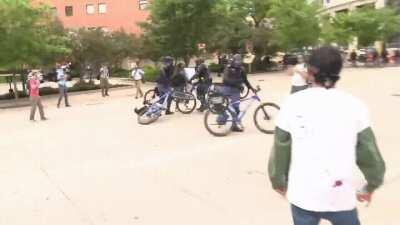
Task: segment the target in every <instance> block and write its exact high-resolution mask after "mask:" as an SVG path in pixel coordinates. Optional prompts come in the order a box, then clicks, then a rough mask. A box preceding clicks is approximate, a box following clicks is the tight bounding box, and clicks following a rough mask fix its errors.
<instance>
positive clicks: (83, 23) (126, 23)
mask: <svg viewBox="0 0 400 225" xmlns="http://www.w3.org/2000/svg"><path fill="white" fill-rule="evenodd" d="M33 2H34V4H37V3H38V2H41V3H45V4H48V5H50V6H51V7H56V10H57V16H58V17H59V19H60V20H61V21H62V22H63V24H64V26H65V27H66V28H79V27H88V28H91V27H104V28H106V29H109V30H120V29H124V30H125V31H126V32H129V33H135V34H138V33H141V31H140V28H139V27H138V25H137V22H141V21H145V20H146V18H147V17H148V14H149V12H148V11H147V10H139V0H62V1H60V0H33ZM99 3H105V4H106V5H107V12H106V13H105V14H100V13H99V7H98V4H99ZM87 4H93V5H94V7H95V13H94V14H87V13H86V5H87ZM65 6H72V7H73V16H66V15H65Z"/></svg>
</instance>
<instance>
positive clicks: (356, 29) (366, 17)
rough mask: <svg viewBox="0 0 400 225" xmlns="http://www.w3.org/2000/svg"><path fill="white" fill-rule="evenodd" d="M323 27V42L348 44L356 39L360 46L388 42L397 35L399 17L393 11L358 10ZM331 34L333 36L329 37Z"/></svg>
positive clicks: (334, 19) (384, 9) (385, 9)
mask: <svg viewBox="0 0 400 225" xmlns="http://www.w3.org/2000/svg"><path fill="white" fill-rule="evenodd" d="M329 21H330V22H329V23H326V24H325V26H324V28H323V29H324V32H323V33H324V35H323V37H325V41H327V42H336V41H337V42H339V43H342V44H343V45H345V44H348V43H349V42H350V41H351V40H353V39H354V38H356V37H357V39H358V44H359V45H360V46H364V47H366V46H369V45H371V44H373V43H374V42H375V41H378V40H380V41H384V42H386V41H389V40H390V39H391V38H393V37H394V36H395V35H396V34H398V33H399V27H400V16H399V15H397V14H396V11H395V9H390V8H382V9H370V8H365V9H358V10H355V11H353V12H350V13H348V14H341V15H338V16H336V17H335V18H332V19H330V20H329ZM329 33H332V34H333V35H329Z"/></svg>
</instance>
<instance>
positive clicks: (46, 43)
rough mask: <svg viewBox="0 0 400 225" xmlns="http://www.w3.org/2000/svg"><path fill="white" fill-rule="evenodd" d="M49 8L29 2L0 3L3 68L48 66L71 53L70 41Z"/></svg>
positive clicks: (0, 63) (23, 0) (0, 39)
mask: <svg viewBox="0 0 400 225" xmlns="http://www.w3.org/2000/svg"><path fill="white" fill-rule="evenodd" d="M60 29H62V28H60V27H59V24H58V23H57V21H56V20H55V18H54V17H53V16H52V14H51V11H50V9H49V8H47V7H45V6H40V7H36V8H33V7H32V6H31V5H30V2H29V1H28V0H1V1H0V49H1V51H0V66H1V67H3V68H8V69H16V68H20V67H21V66H22V65H23V64H25V65H31V66H34V65H38V64H46V63H49V61H54V60H55V59H56V58H57V56H60V55H62V54H65V53H68V52H69V49H68V47H67V45H66V43H67V41H68V40H67V39H66V37H65V36H64V35H63V32H59V30H60Z"/></svg>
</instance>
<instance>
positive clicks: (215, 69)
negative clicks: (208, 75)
mask: <svg viewBox="0 0 400 225" xmlns="http://www.w3.org/2000/svg"><path fill="white" fill-rule="evenodd" d="M221 68H222V65H219V64H216V63H211V64H210V65H208V69H209V70H210V72H213V73H218V72H220V71H221Z"/></svg>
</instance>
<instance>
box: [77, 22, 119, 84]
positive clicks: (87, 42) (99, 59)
mask: <svg viewBox="0 0 400 225" xmlns="http://www.w3.org/2000/svg"><path fill="white" fill-rule="evenodd" d="M70 36H71V44H72V53H71V59H72V62H73V64H74V65H75V67H76V68H77V69H78V71H79V72H80V75H81V80H83V76H84V75H85V73H86V72H88V75H89V81H91V80H92V78H93V77H92V75H93V72H95V73H97V72H98V71H99V70H100V67H101V65H102V64H104V63H109V62H110V61H111V59H112V43H111V36H110V35H109V34H107V33H106V32H104V31H103V30H102V29H100V28H97V29H86V28H81V29H79V30H77V31H76V32H71V35H70ZM87 69H88V70H87Z"/></svg>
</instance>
